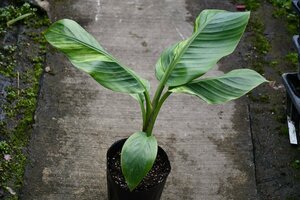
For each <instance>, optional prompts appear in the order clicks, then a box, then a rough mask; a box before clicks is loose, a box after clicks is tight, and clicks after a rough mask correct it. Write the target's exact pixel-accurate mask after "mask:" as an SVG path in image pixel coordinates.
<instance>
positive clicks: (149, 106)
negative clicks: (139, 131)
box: [143, 90, 152, 130]
mask: <svg viewBox="0 0 300 200" xmlns="http://www.w3.org/2000/svg"><path fill="white" fill-rule="evenodd" d="M144 96H145V100H146V113H145V119H144V121H143V130H145V128H146V125H147V122H148V120H149V118H150V114H151V112H152V104H151V100H150V95H149V93H148V91H147V90H146V91H145V92H144ZM143 108H144V107H143Z"/></svg>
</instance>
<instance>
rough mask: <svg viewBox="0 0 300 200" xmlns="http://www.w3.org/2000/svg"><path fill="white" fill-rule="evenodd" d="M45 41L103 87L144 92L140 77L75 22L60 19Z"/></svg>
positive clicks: (49, 31)
mask: <svg viewBox="0 0 300 200" xmlns="http://www.w3.org/2000/svg"><path fill="white" fill-rule="evenodd" d="M45 38H46V39H47V41H48V42H49V43H50V44H51V45H53V46H54V47H56V48H57V49H59V50H60V51H61V52H63V53H64V54H65V55H66V56H67V57H68V58H69V60H70V61H71V63H72V64H73V65H74V66H75V67H77V68H79V69H81V70H83V71H85V72H86V73H88V74H90V75H91V76H92V77H93V78H94V79H95V80H96V81H97V82H98V83H100V84H101V85H102V86H104V87H106V88H108V89H111V90H113V91H116V92H125V93H130V94H133V93H142V92H144V91H145V87H144V85H143V83H142V82H143V81H142V80H141V78H139V77H138V76H137V75H136V74H135V72H133V71H132V70H130V69H129V68H126V67H124V66H122V65H121V64H120V63H119V62H118V61H117V60H116V59H115V58H114V57H112V56H111V55H109V54H108V53H107V52H106V51H105V50H104V49H103V48H102V47H101V46H100V44H99V43H98V42H97V41H96V39H95V38H94V37H93V36H91V35H90V34H89V33H88V32H86V31H85V30H84V29H83V28H82V27H81V26H80V25H79V24H77V23H76V22H75V21H72V20H69V19H63V20H60V21H57V22H55V23H54V24H52V25H51V26H50V28H49V29H48V30H47V32H46V33H45Z"/></svg>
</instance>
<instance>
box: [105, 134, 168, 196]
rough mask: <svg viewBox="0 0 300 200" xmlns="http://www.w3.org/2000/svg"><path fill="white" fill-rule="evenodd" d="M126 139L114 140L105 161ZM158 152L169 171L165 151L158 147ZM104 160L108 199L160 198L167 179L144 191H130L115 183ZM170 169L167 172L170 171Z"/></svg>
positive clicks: (118, 149)
mask: <svg viewBox="0 0 300 200" xmlns="http://www.w3.org/2000/svg"><path fill="white" fill-rule="evenodd" d="M125 141H126V139H122V140H119V141H117V142H115V143H114V144H113V145H112V146H111V147H110V148H109V149H108V151H107V154H106V159H107V161H108V160H110V158H112V157H113V155H115V154H116V153H117V152H118V151H120V150H121V149H122V147H123V144H124V143H125ZM158 154H160V156H162V157H163V158H164V159H166V163H167V166H166V167H168V169H170V171H171V166H170V162H169V159H168V156H167V154H166V152H165V151H164V150H163V149H162V148H161V147H158ZM107 161H106V176H107V190H108V200H160V197H161V194H162V191H163V188H164V185H165V183H166V180H167V176H166V178H165V180H163V181H162V182H161V183H159V184H158V185H156V186H154V187H152V188H150V189H148V190H145V191H133V192H130V191H128V190H126V189H124V188H121V187H120V186H119V185H118V184H116V183H115V182H114V180H113V178H112V176H111V173H110V169H109V165H108V162H107ZM170 171H169V172H168V173H170Z"/></svg>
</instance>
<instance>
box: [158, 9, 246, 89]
mask: <svg viewBox="0 0 300 200" xmlns="http://www.w3.org/2000/svg"><path fill="white" fill-rule="evenodd" d="M249 16H250V13H249V12H228V11H223V10H204V11H203V12H201V14H200V15H199V17H198V18H197V20H196V23H195V27H194V33H193V34H192V36H191V37H190V38H188V39H187V40H184V41H182V42H179V43H177V44H175V45H173V46H171V47H169V48H167V49H166V50H165V51H164V52H163V53H162V54H161V56H160V58H159V60H158V62H157V64H156V77H157V79H158V80H161V79H162V77H164V76H168V80H167V83H166V84H167V85H168V86H171V87H174V86H179V85H184V84H186V83H188V82H190V81H192V80H194V79H196V78H198V77H200V76H201V75H203V74H205V73H206V72H207V71H208V70H209V69H211V68H212V67H214V66H215V65H216V63H217V62H218V61H219V60H220V59H221V58H222V57H224V56H226V55H229V54H230V53H232V52H233V51H234V49H235V48H236V46H237V44H238V42H239V40H240V38H241V36H242V34H243V32H244V30H245V28H246V25H247V23H248V20H249Z"/></svg>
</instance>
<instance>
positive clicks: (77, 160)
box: [22, 0, 257, 200]
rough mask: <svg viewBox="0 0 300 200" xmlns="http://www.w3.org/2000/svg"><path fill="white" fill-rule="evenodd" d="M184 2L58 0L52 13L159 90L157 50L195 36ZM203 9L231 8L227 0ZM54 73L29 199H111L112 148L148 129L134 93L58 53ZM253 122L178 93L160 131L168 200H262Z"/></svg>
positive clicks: (35, 140) (232, 108)
mask: <svg viewBox="0 0 300 200" xmlns="http://www.w3.org/2000/svg"><path fill="white" fill-rule="evenodd" d="M44 2H45V1H44ZM187 3H188V2H185V1H183V0H123V1H118V0H86V1H80V0H59V1H58V0H51V1H49V5H48V6H49V7H47V8H46V9H47V10H48V12H49V15H50V17H51V19H52V20H53V21H55V20H58V19H61V18H71V19H74V20H76V21H77V22H79V23H80V24H81V25H82V26H84V27H85V28H86V29H87V30H88V31H89V32H90V33H91V34H92V35H94V36H95V37H96V38H97V40H98V41H100V43H101V44H102V46H103V47H104V48H105V49H106V50H107V51H108V52H110V53H111V54H113V55H114V56H115V57H116V58H118V59H119V60H121V62H122V63H124V64H126V65H127V66H130V67H131V68H132V69H134V70H135V71H136V72H137V73H138V74H140V75H141V76H142V77H144V78H146V79H148V80H149V81H150V82H151V85H152V92H153V91H154V88H155V87H156V85H157V81H156V79H155V76H154V65H155V63H156V60H157V59H158V57H159V55H160V52H162V50H163V49H165V48H166V47H168V46H169V45H171V44H173V43H174V42H176V41H178V40H182V39H184V38H187V37H188V36H189V35H190V34H191V32H192V29H193V27H192V25H191V24H190V23H189V22H188V18H189V13H188V10H187V9H186V7H187V6H188V5H187ZM199 5H200V6H202V8H203V9H205V8H216V7H218V8H224V9H232V8H234V7H233V5H231V4H230V3H228V2H227V1H225V0H224V1H220V0H210V1H199ZM220 65H221V68H222V63H221V64H220ZM47 66H48V67H50V69H51V73H45V75H44V77H43V80H42V87H41V93H40V98H39V105H38V109H37V112H36V124H35V127H34V133H33V136H32V139H31V143H30V152H29V153H30V161H31V162H30V164H29V166H28V167H27V171H26V180H25V187H24V190H23V196H22V199H24V200H27V199H28V200H35V199H36V200H41V199H43V200H44V199H45V200H47V199H49V200H65V199H99V200H106V199H107V194H106V175H105V170H106V166H105V160H106V158H105V154H106V150H107V148H108V147H109V146H110V145H111V144H112V143H113V142H114V141H116V140H118V139H121V138H124V137H128V136H129V135H130V134H131V133H133V132H135V131H138V130H140V129H141V119H140V113H139V106H138V104H137V103H136V102H135V100H133V99H132V98H131V97H130V96H128V95H124V94H118V93H113V92H111V91H109V90H106V89H104V88H102V87H100V86H99V85H98V84H97V83H96V82H95V81H94V80H92V79H91V78H90V77H89V76H88V75H86V74H84V73H82V72H80V71H78V70H76V69H75V68H73V67H71V65H70V64H69V62H68V61H67V60H66V58H65V57H64V56H63V55H61V54H59V53H57V52H56V51H54V50H53V49H51V50H50V51H49V53H48V56H47ZM213 73H214V74H219V73H222V72H221V71H218V70H217V69H216V70H215V71H214V72H213ZM237 108H238V109H237ZM248 124H249V123H248V115H247V106H246V104H243V102H242V101H238V102H231V103H228V104H226V105H218V106H209V105H206V104H205V103H204V102H202V101H201V100H199V99H198V98H196V97H192V96H187V95H172V96H171V97H170V98H169V99H168V100H167V102H166V103H165V105H164V107H163V109H162V111H161V113H160V115H159V117H158V121H157V124H156V127H155V130H154V133H155V136H156V137H157V139H158V142H159V145H160V146H162V147H163V148H164V149H165V150H166V151H167V153H168V155H169V157H170V161H171V165H172V172H171V174H170V175H169V178H168V180H167V184H166V187H165V190H164V193H163V197H162V199H163V200H200V199H205V200H221V199H222V200H224V199H257V192H256V185H255V175H254V165H253V154H252V150H253V149H252V142H251V134H250V129H249V125H248Z"/></svg>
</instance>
